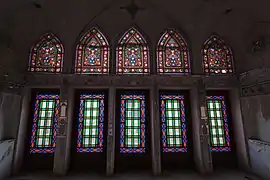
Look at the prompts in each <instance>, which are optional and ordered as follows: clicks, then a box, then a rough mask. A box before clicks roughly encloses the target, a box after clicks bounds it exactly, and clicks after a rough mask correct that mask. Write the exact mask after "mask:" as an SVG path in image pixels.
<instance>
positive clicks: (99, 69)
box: [75, 28, 110, 74]
mask: <svg viewBox="0 0 270 180" xmlns="http://www.w3.org/2000/svg"><path fill="white" fill-rule="evenodd" d="M109 59H110V45H109V43H108V40H107V38H106V37H105V36H104V34H103V33H101V32H100V30H99V29H98V28H92V29H90V30H89V31H88V32H86V33H85V34H84V35H83V36H82V38H81V39H80V42H79V43H78V45H77V47H76V59H75V73H77V74H108V73H109Z"/></svg>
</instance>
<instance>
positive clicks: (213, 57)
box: [203, 35, 233, 74]
mask: <svg viewBox="0 0 270 180" xmlns="http://www.w3.org/2000/svg"><path fill="white" fill-rule="evenodd" d="M203 66H204V72H205V73H206V74H227V73H232V72H233V56H232V52H231V49H230V47H228V46H227V45H226V44H225V42H224V40H222V39H221V38H220V37H219V36H217V35H213V36H211V37H210V38H209V39H208V40H207V41H206V42H205V44H204V48H203Z"/></svg>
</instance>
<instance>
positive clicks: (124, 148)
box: [115, 90, 152, 172]
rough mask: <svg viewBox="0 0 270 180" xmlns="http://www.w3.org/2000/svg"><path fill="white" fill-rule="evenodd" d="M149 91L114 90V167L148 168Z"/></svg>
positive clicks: (127, 169)
mask: <svg viewBox="0 0 270 180" xmlns="http://www.w3.org/2000/svg"><path fill="white" fill-rule="evenodd" d="M149 114H150V113H149V92H148V91H144V90H141V91H139V90H137V91H120V90H119V91H117V95H116V119H115V121H116V128H115V129H116V142H115V145H116V146H115V169H116V171H117V172H125V171H128V172H136V171H141V170H144V171H151V164H152V161H151V145H150V144H151V141H150V117H149Z"/></svg>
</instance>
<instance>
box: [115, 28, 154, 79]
mask: <svg viewBox="0 0 270 180" xmlns="http://www.w3.org/2000/svg"><path fill="white" fill-rule="evenodd" d="M116 73H117V74H149V73H150V56H149V47H148V44H147V41H146V40H145V38H144V37H143V36H142V34H141V33H140V32H139V31H138V30H137V29H136V28H134V27H132V28H130V29H129V30H127V31H126V32H125V33H124V35H123V36H122V37H121V38H120V40H119V41H118V45H117V47H116Z"/></svg>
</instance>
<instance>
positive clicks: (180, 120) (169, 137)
mask: <svg viewBox="0 0 270 180" xmlns="http://www.w3.org/2000/svg"><path fill="white" fill-rule="evenodd" d="M160 102H161V105H160V108H161V129H162V148H163V152H187V128H186V116H185V104H184V96H180V95H161V96H160Z"/></svg>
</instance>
